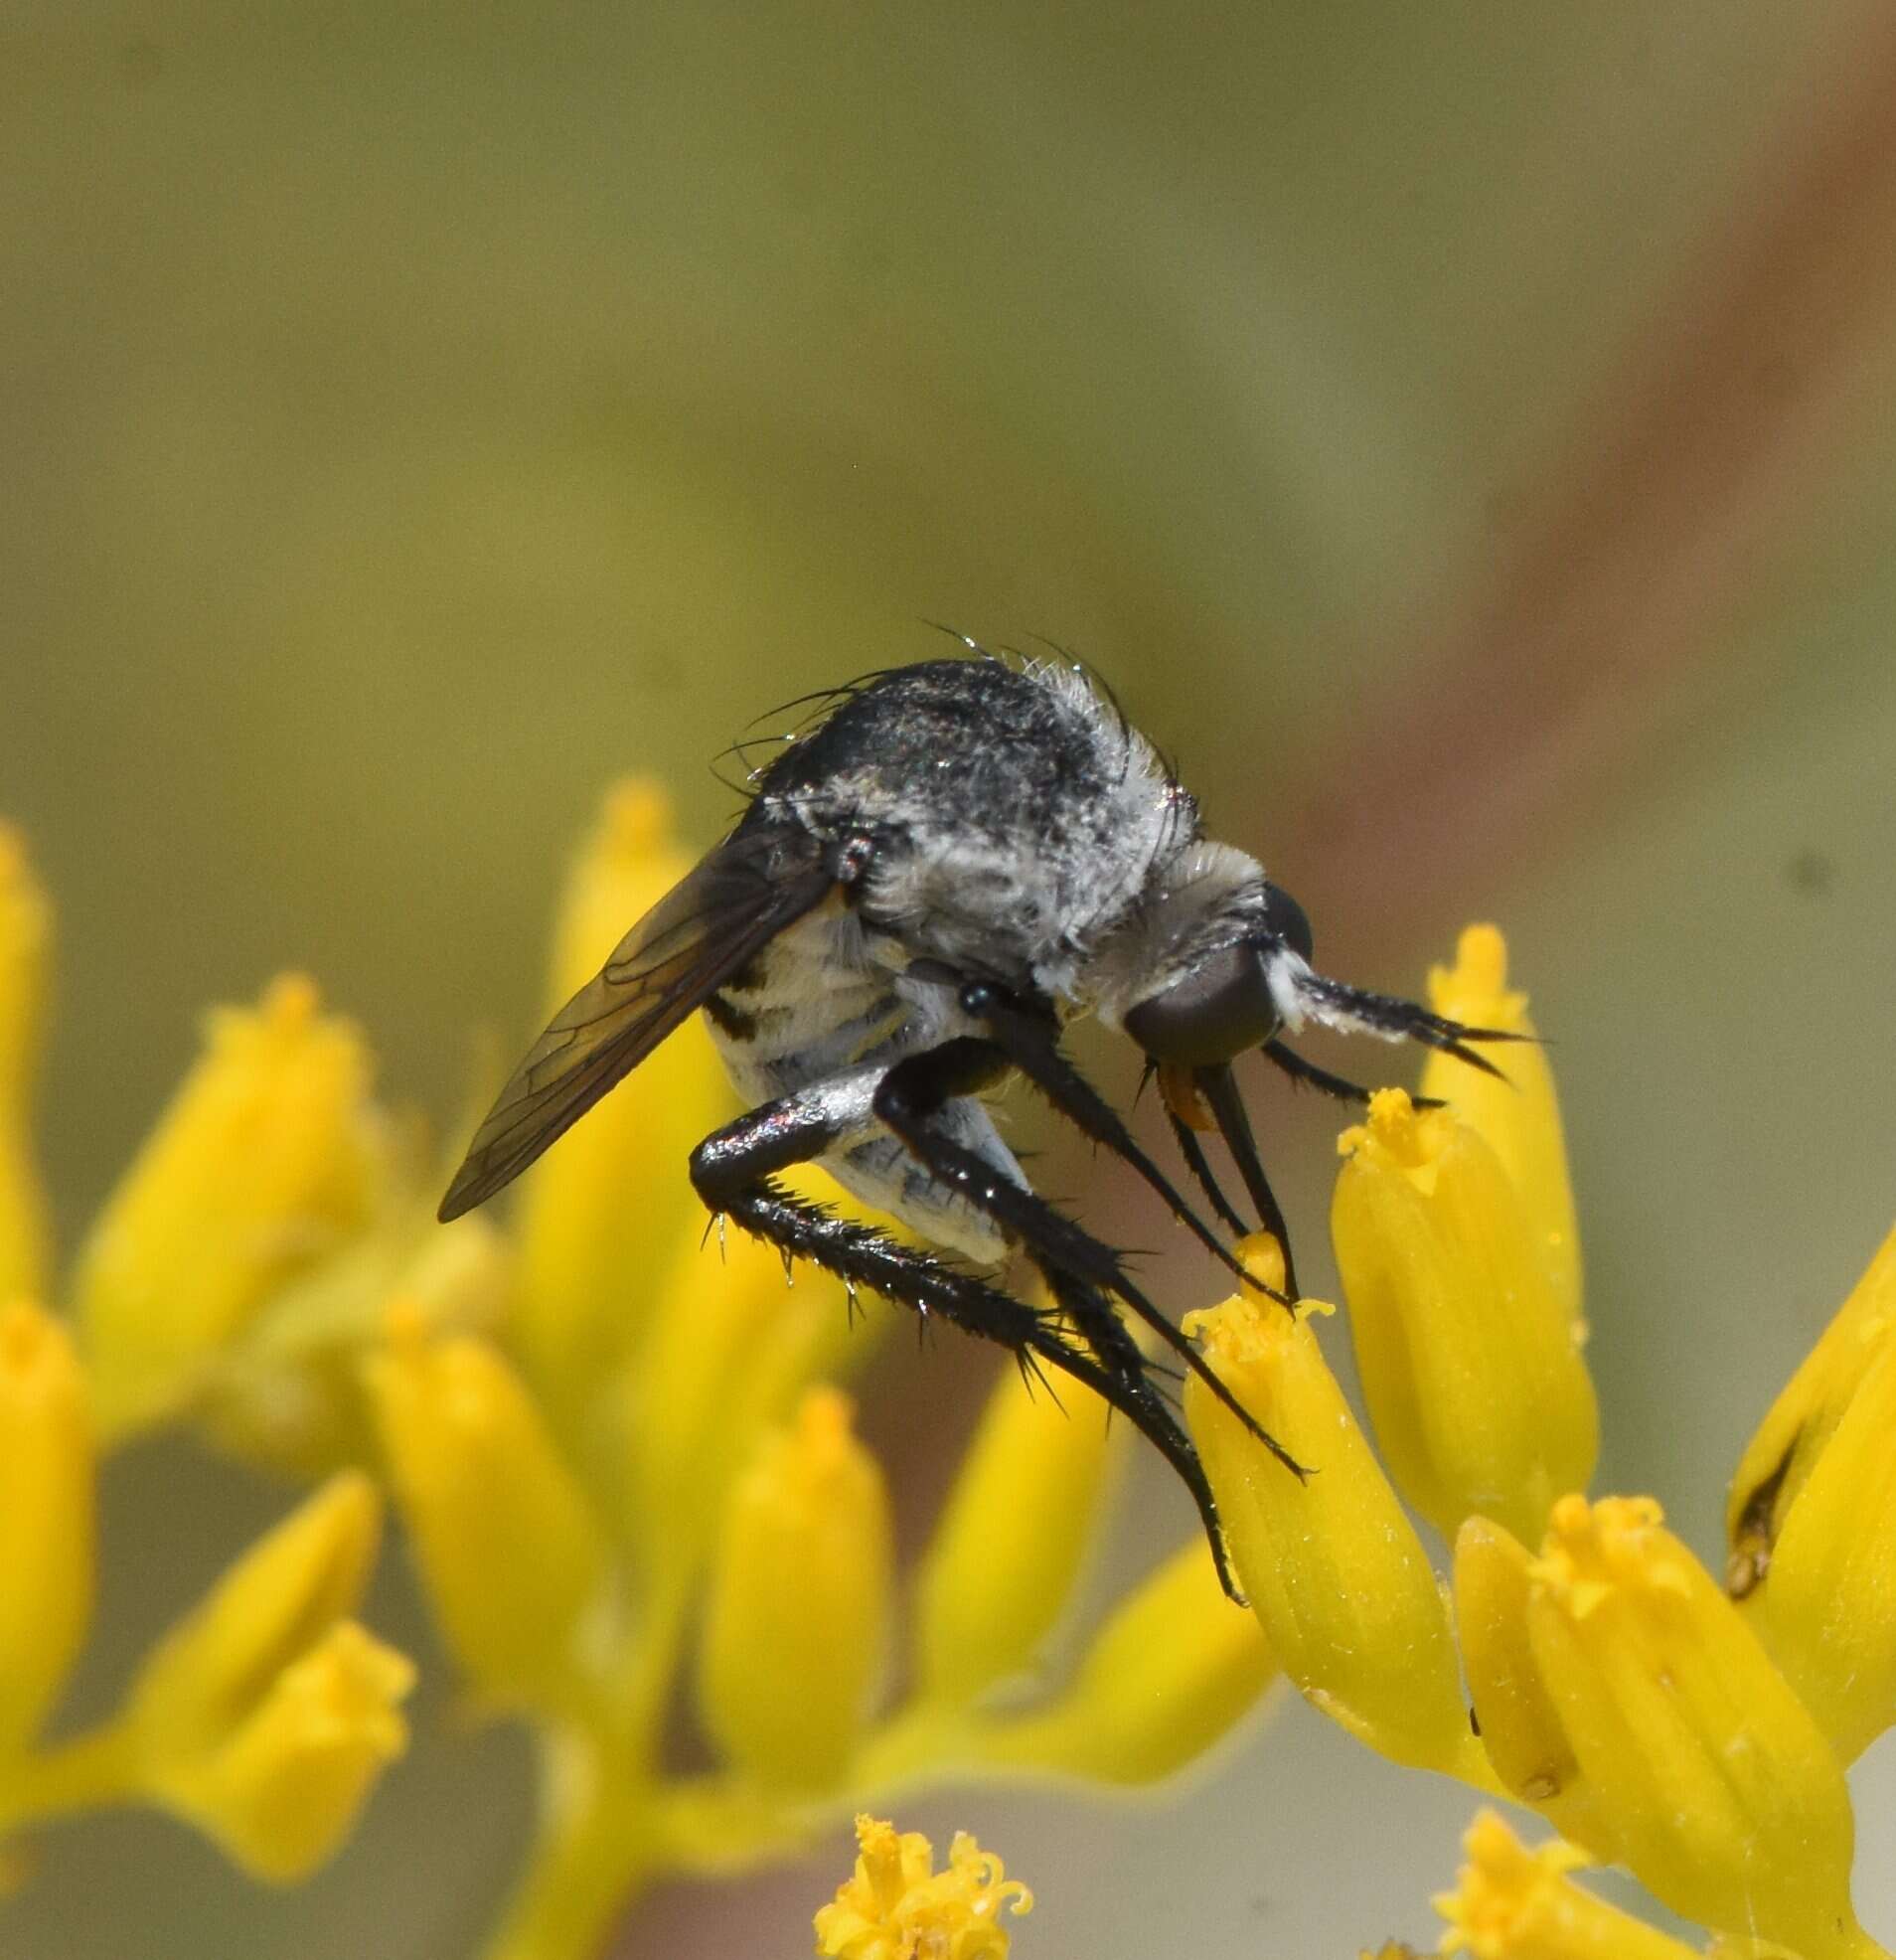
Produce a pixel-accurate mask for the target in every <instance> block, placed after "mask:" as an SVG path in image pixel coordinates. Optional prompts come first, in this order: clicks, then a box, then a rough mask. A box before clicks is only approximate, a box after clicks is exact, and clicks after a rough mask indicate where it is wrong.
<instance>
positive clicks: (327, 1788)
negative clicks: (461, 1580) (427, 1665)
mask: <svg viewBox="0 0 1896 1960" xmlns="http://www.w3.org/2000/svg"><path fill="white" fill-rule="evenodd" d="M413 1685H414V1669H413V1667H412V1666H411V1665H410V1664H409V1662H408V1661H407V1660H406V1659H405V1658H404V1657H403V1656H402V1655H400V1654H398V1653H396V1652H395V1649H394V1648H392V1647H385V1646H384V1645H383V1644H382V1643H381V1642H380V1641H378V1640H376V1639H374V1638H372V1636H370V1635H369V1634H368V1633H366V1632H364V1630H363V1629H362V1628H361V1627H359V1626H357V1625H356V1624H355V1623H354V1622H353V1621H344V1622H342V1623H341V1624H339V1625H336V1626H333V1627H331V1628H330V1629H329V1631H328V1632H327V1633H326V1634H324V1635H323V1637H322V1638H321V1639H320V1640H318V1641H317V1642H316V1644H315V1645H314V1646H313V1647H312V1648H311V1649H310V1650H309V1651H308V1652H307V1653H306V1654H304V1655H302V1656H301V1657H300V1658H298V1659H297V1660H294V1661H292V1662H291V1663H290V1664H289V1665H288V1666H287V1667H285V1668H284V1669H283V1670H282V1671H281V1672H280V1673H279V1674H277V1675H276V1676H275V1677H274V1678H273V1679H272V1680H271V1681H270V1682H269V1683H268V1684H267V1685H266V1687H265V1688H264V1691H263V1693H262V1695H261V1697H260V1698H259V1699H258V1700H257V1702H256V1704H255V1706H254V1707H253V1708H252V1709H251V1711H250V1713H249V1715H247V1716H246V1717H245V1718H244V1720H243V1721H242V1722H241V1723H240V1724H239V1725H238V1726H237V1728H236V1729H235V1730H233V1731H232V1733H231V1734H230V1735H229V1736H227V1737H226V1738H225V1739H224V1740H223V1741H222V1742H221V1743H220V1744H219V1745H218V1746H216V1747H214V1748H211V1749H208V1750H207V1751H206V1752H205V1753H203V1754H202V1755H198V1756H187V1757H182V1758H173V1759H168V1760H165V1761H163V1762H161V1763H160V1764H159V1765H158V1766H157V1768H156V1769H155V1771H154V1774H153V1777H152V1781H151V1790H152V1794H153V1795H154V1796H155V1797H156V1798H157V1799H158V1800H159V1801H160V1802H161V1803H163V1804H164V1805H165V1806H166V1807H167V1808H169V1809H171V1810H174V1811H176V1812H177V1813H178V1814H179V1815H180V1816H182V1817H185V1818H187V1819H189V1820H190V1821H191V1822H193V1823H195V1824H196V1825H198V1826H199V1828H200V1829H202V1830H203V1831H205V1832H206V1833H207V1834H208V1835H209V1836H211V1837H212V1838H214V1839H216V1840H217V1842H218V1843H219V1844H220V1845H221V1846H222V1847H223V1848H224V1850H225V1852H226V1853H227V1854H228V1855H229V1856H230V1857H231V1858H232V1859H233V1860H234V1861H235V1862H236V1863H237V1865H239V1866H241V1867H242V1868H243V1870H244V1871H246V1872H247V1873H249V1874H250V1876H251V1877H252V1878H264V1879H269V1880H273V1881H275V1882H278V1883H288V1882H290V1881H291V1880H293V1879H297V1878H305V1877H307V1876H308V1874H309V1873H311V1872H313V1871H314V1870H315V1869H316V1867H317V1866H319V1865H321V1864H322V1863H323V1862H324V1861H325V1860H326V1859H327V1858H328V1857H329V1856H330V1855H331V1853H333V1852H334V1851H335V1850H336V1848H337V1846H338V1845H339V1844H340V1843H341V1842H342V1840H343V1839H344V1837H346V1836H347V1835H348V1832H349V1830H350V1827H351V1826H352V1825H353V1824H354V1823H355V1820H356V1817H357V1814H358V1813H359V1812H360V1810H361V1809H362V1806H363V1803H364V1801H365V1800H366V1799H367V1797H368V1795H369V1792H370V1790H371V1789H372V1788H373V1787H374V1785H375V1781H376V1778H377V1777H378V1776H379V1775H380V1774H381V1772H382V1770H383V1768H384V1767H385V1766H386V1765H387V1764H388V1763H390V1762H392V1761H394V1760H395V1757H396V1756H398V1755H400V1753H401V1752H402V1750H403V1749H404V1748H405V1747H406V1746H407V1725H406V1724H405V1723H404V1722H403V1720H402V1718H401V1715H400V1714H399V1713H398V1711H399V1706H400V1704H401V1702H402V1701H403V1700H404V1699H405V1698H406V1696H407V1694H408V1692H409V1690H410V1689H411V1688H412V1687H413Z"/></svg>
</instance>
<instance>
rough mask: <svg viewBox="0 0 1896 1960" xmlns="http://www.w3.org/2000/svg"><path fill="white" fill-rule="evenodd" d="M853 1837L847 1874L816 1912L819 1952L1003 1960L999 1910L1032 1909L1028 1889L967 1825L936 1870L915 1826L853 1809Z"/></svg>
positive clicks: (910, 1959) (1004, 1934) (849, 1957)
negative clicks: (852, 1867) (904, 1827)
mask: <svg viewBox="0 0 1896 1960" xmlns="http://www.w3.org/2000/svg"><path fill="white" fill-rule="evenodd" d="M856 1838H857V1843H858V1844H859V1845H860V1846H861V1848H862V1849H861V1851H860V1852H859V1854H858V1856H857V1860H856V1871H855V1874H854V1876H852V1877H851V1878H848V1879H847V1880H845V1882H844V1883H843V1884H842V1885H841V1886H840V1887H839V1888H838V1890H837V1894H836V1897H835V1899H834V1900H833V1901H832V1902H831V1903H830V1904H828V1905H826V1906H824V1907H823V1908H822V1909H821V1910H820V1911H819V1912H818V1913H817V1915H816V1950H817V1953H818V1954H819V1955H820V1956H823V1960H1007V1954H1008V1950H1009V1946H1010V1944H1011V1942H1010V1939H1009V1935H1008V1929H1007V1927H1006V1925H1005V1924H1003V1923H1002V1921H1003V1915H1004V1914H1011V1915H1013V1916H1015V1917H1024V1916H1025V1915H1026V1914H1027V1913H1028V1912H1030V1911H1032V1909H1033V1894H1032V1893H1031V1892H1030V1891H1028V1890H1027V1886H1026V1885H1024V1884H1022V1882H1021V1881H1020V1879H1018V1878H1008V1876H1007V1873H1006V1870H1005V1868H1004V1867H1003V1865H1002V1863H1001V1861H1000V1860H999V1859H998V1858H996V1857H995V1856H994V1855H993V1854H992V1853H991V1852H984V1851H983V1850H982V1849H981V1847H980V1846H979V1845H978V1844H976V1842H975V1841H974V1839H973V1838H971V1837H970V1836H969V1835H968V1834H967V1832H965V1831H957V1832H956V1833H955V1838H954V1843H953V1844H952V1845H951V1846H950V1847H949V1851H948V1863H947V1865H946V1866H945V1867H944V1868H943V1869H942V1870H941V1871H940V1872H937V1871H936V1870H935V1869H934V1848H933V1847H932V1846H931V1845H930V1844H929V1842H928V1840H927V1839H926V1838H924V1837H923V1836H922V1834H921V1833H920V1832H919V1831H902V1832H897V1830H896V1829H895V1827H894V1826H893V1825H892V1824H885V1823H881V1822H878V1821H877V1820H876V1819H874V1818H872V1817H859V1818H858V1819H857V1820H856Z"/></svg>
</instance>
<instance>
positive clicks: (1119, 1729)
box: [977, 1535, 1277, 1785]
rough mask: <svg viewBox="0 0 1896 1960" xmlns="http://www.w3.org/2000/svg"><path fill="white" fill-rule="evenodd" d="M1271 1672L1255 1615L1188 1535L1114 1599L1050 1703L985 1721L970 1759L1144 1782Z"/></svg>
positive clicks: (1244, 1701)
mask: <svg viewBox="0 0 1896 1960" xmlns="http://www.w3.org/2000/svg"><path fill="white" fill-rule="evenodd" d="M1276 1673H1277V1667H1276V1664H1275V1662H1274V1661H1273V1660H1272V1658H1271V1650H1270V1646H1269V1644H1268V1642H1266V1640H1265V1638H1264V1632H1263V1629H1262V1628H1261V1627H1260V1626H1259V1624H1258V1620H1257V1615H1256V1614H1254V1613H1248V1612H1246V1611H1245V1610H1244V1609H1243V1608H1242V1607H1240V1606H1234V1605H1233V1604H1232V1603H1231V1601H1230V1600H1228V1599H1227V1598H1226V1597H1225V1596H1224V1588H1223V1587H1222V1586H1221V1585H1220V1584H1219V1583H1218V1572H1217V1567H1216V1565H1215V1564H1213V1562H1212V1559H1211V1552H1210V1548H1209V1547H1208V1546H1207V1545H1206V1544H1205V1543H1204V1540H1203V1538H1202V1536H1195V1535H1194V1536H1193V1538H1192V1539H1191V1540H1190V1541H1189V1542H1188V1543H1187V1544H1185V1546H1183V1547H1181V1548H1180V1550H1179V1551H1178V1552H1174V1553H1173V1555H1172V1556H1171V1557H1170V1558H1168V1559H1167V1560H1166V1561H1165V1563H1164V1564H1162V1565H1161V1566H1159V1567H1158V1569H1157V1570H1156V1571H1154V1572H1152V1573H1151V1574H1149V1576H1148V1577H1147V1578H1146V1579H1145V1580H1144V1581H1143V1582H1142V1583H1141V1584H1139V1585H1138V1586H1135V1587H1134V1589H1133V1590H1132V1592H1131V1593H1129V1594H1128V1595H1127V1596H1126V1597H1125V1598H1124V1599H1123V1600H1121V1601H1120V1602H1119V1604H1118V1605H1117V1606H1116V1607H1115V1608H1114V1609H1113V1612H1112V1614H1111V1617H1110V1618H1108V1620H1107V1621H1106V1624H1105V1625H1104V1626H1103V1627H1102V1628H1101V1629H1100V1630H1099V1632H1098V1633H1097V1634H1095V1635H1094V1637H1093V1641H1092V1644H1091V1645H1090V1646H1089V1647H1088V1648H1087V1650H1086V1652H1085V1654H1084V1655H1083V1656H1082V1657H1081V1660H1080V1663H1079V1667H1078V1669H1077V1671H1076V1672H1075V1674H1074V1677H1073V1680H1072V1683H1071V1685H1070V1686H1069V1687H1067V1688H1066V1689H1065V1690H1064V1691H1063V1692H1062V1693H1061V1694H1059V1695H1058V1696H1056V1697H1055V1698H1054V1700H1053V1701H1052V1703H1051V1704H1050V1705H1048V1706H1047V1707H1044V1708H1038V1709H1034V1710H1032V1711H1031V1712H1030V1713H1028V1714H1027V1715H1020V1716H1017V1717H1014V1718H1012V1719H1009V1718H1003V1719H1001V1720H998V1721H997V1722H995V1723H994V1725H993V1726H992V1727H991V1728H990V1729H989V1730H988V1732H987V1733H986V1734H985V1735H984V1736H983V1737H982V1738H981V1742H980V1746H979V1749H978V1752H977V1753H978V1760H979V1761H980V1762H981V1763H983V1764H987V1763H996V1764H1005V1765H1007V1766H1008V1767H1010V1768H1017V1769H1026V1770H1029V1771H1032V1772H1035V1773H1041V1774H1045V1773H1050V1774H1052V1775H1055V1776H1074V1777H1081V1778H1084V1779H1085V1780H1087V1781H1089V1782H1096V1783H1116V1784H1128V1785H1134V1784H1146V1783H1158V1782H1162V1781H1163V1780H1164V1779H1165V1778H1166V1777H1168V1776H1171V1775H1174V1774H1175V1773H1176V1772H1178V1771H1179V1770H1181V1769H1184V1768H1185V1765H1186V1764H1187V1763H1190V1762H1193V1761H1195V1760H1196V1759H1197V1758H1198V1757H1199V1756H1201V1755H1202V1754H1203V1753H1204V1752H1205V1751H1206V1750H1207V1749H1209V1748H1210V1747H1211V1746H1212V1745H1213V1744H1214V1743H1217V1742H1219V1741H1222V1740H1223V1738H1224V1737H1225V1736H1226V1735H1227V1734H1229V1733H1230V1732H1231V1731H1232V1730H1233V1729H1234V1728H1236V1727H1237V1725H1238V1724H1239V1723H1240V1722H1241V1721H1242V1720H1243V1719H1244V1717H1245V1716H1246V1715H1248V1714H1249V1713H1250V1712H1251V1711H1252V1710H1253V1709H1254V1708H1256V1707H1257V1705H1258V1702H1259V1700H1260V1698H1261V1697H1262V1696H1263V1694H1264V1691H1265V1689H1266V1688H1267V1687H1269V1685H1270V1683H1271V1680H1272V1678H1273V1677H1274V1676H1275V1675H1276Z"/></svg>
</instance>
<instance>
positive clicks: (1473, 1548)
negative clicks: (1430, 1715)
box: [1455, 1518, 1614, 1859]
mask: <svg viewBox="0 0 1896 1960" xmlns="http://www.w3.org/2000/svg"><path fill="white" fill-rule="evenodd" d="M1532 1569H1533V1558H1532V1556H1531V1555H1530V1554H1529V1552H1528V1551H1527V1549H1526V1547H1525V1546H1523V1545H1521V1544H1520V1543H1519V1542H1518V1541H1517V1540H1515V1539H1514V1538H1513V1537H1512V1536H1511V1535H1510V1534H1509V1533H1508V1532H1507V1531H1505V1530H1504V1529H1503V1528H1502V1527H1501V1526H1500V1525H1497V1524H1494V1523H1492V1522H1491V1521H1490V1520H1489V1519H1487V1518H1471V1519H1469V1521H1468V1522H1467V1524H1465V1525H1464V1526H1463V1527H1462V1529H1461V1531H1460V1533H1459V1534H1457V1537H1456V1540H1455V1625H1456V1631H1457V1633H1458V1635H1459V1636H1460V1639H1461V1646H1462V1667H1463V1671H1464V1673H1465V1674H1466V1676H1467V1678H1468V1691H1469V1697H1470V1700H1471V1701H1472V1702H1473V1704H1474V1710H1475V1720H1476V1723H1477V1725H1478V1729H1479V1732H1480V1735H1481V1738H1482V1746H1483V1748H1484V1749H1485V1750H1486V1751H1487V1754H1488V1759H1489V1761H1490V1762H1491V1763H1493V1765H1494V1767H1495V1773H1496V1774H1497V1775H1498V1776H1499V1777H1500V1778H1501V1783H1502V1785H1503V1786H1504V1787H1505V1788H1506V1789H1507V1790H1508V1791H1509V1793H1510V1794H1512V1795H1513V1796H1515V1797H1517V1798H1518V1799H1519V1800H1520V1801H1521V1802H1522V1803H1527V1804H1532V1805H1533V1806H1534V1808H1535V1809H1536V1810H1538V1811H1539V1812H1540V1813H1541V1815H1542V1816H1543V1817H1545V1818H1547V1819H1548V1820H1549V1821H1550V1822H1551V1823H1552V1824H1553V1825H1554V1827H1555V1829H1556V1830H1558V1831H1559V1832H1560V1834H1561V1835H1562V1836H1563V1837H1565V1838H1569V1839H1571V1840H1573V1841H1574V1842H1575V1843H1576V1844H1583V1845H1585V1846H1586V1847H1587V1848H1588V1849H1589V1850H1590V1851H1592V1852H1593V1853H1594V1854H1595V1855H1596V1856H1598V1857H1600V1858H1603V1859H1610V1858H1612V1857H1613V1856H1614V1851H1613V1841H1612V1838H1611V1835H1610V1832H1609V1829H1608V1826H1607V1824H1606V1822H1605V1820H1603V1819H1602V1818H1600V1816H1599V1815H1598V1808H1597V1806H1596V1805H1595V1803H1594V1802H1593V1795H1592V1792H1591V1791H1590V1789H1589V1788H1588V1786H1587V1783H1586V1780H1585V1778H1584V1777H1583V1776H1582V1775H1581V1774H1580V1765H1579V1763H1578V1762H1577V1761H1576V1760H1575V1757H1574V1753H1573V1745H1572V1744H1571V1743H1570V1742H1569V1741H1568V1739H1567V1731H1566V1729H1565V1728H1564V1727H1563V1726H1562V1725H1561V1720H1560V1712H1559V1710H1558V1709H1557V1708H1556V1707H1555V1705H1554V1701H1553V1697H1552V1695H1551V1694H1550V1693H1549V1692H1548V1689H1547V1684H1546V1682H1545V1681H1544V1680H1543V1679H1542V1678H1541V1673H1540V1664H1539V1662H1538V1661H1536V1660H1535V1658H1534V1653H1533V1644H1532V1642H1531V1640H1530V1639H1529V1638H1528V1633H1527V1600H1528V1595H1529V1593H1530V1592H1531V1590H1532V1578H1531V1574H1532Z"/></svg>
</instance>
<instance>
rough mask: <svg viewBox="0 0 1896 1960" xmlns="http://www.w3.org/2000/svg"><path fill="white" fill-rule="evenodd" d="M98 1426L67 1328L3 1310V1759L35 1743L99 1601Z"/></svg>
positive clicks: (16, 1305) (23, 1308)
mask: <svg viewBox="0 0 1896 1960" xmlns="http://www.w3.org/2000/svg"><path fill="white" fill-rule="evenodd" d="M92 1561H93V1531H92V1427H91V1417H90V1414H89V1411H88V1409H87V1406H86V1394H85V1378H84V1376H83V1374H82V1373H81V1372H80V1369H79V1360H78V1358H77V1356H76V1355H75V1354H74V1352H73V1343H72V1339H71V1337H70V1336H69V1335H68V1334H67V1332H66V1329H65V1328H64V1327H62V1326H61V1325H60V1323H59V1322H58V1321H56V1320H54V1319H53V1318H52V1317H51V1316H50V1315H48V1314H45V1313H42V1312H41V1311H40V1309H39V1308H38V1307H34V1306H29V1305H28V1304H27V1303H26V1302H25V1301H23V1300H16V1301H14V1302H13V1303H12V1304H11V1305H8V1306H0V1758H4V1757H6V1756H8V1755H11V1754H12V1753H14V1752H15V1751H16V1750H18V1749H19V1748H21V1747H22V1746H24V1745H25V1744H26V1743H27V1742H29V1741H31V1740H32V1739H33V1736H34V1735H35V1733H36V1732H37V1731H38V1729H39V1727H40V1724H41V1721H42V1719H43V1718H44V1716H45V1715H46V1714H47V1712H48V1710H49V1709H50V1708H51V1706H52V1703H53V1700H54V1698H55V1696H57V1695H58V1693H59V1691H60V1689H61V1687H62V1686H63V1685H64V1683H65V1681H66V1677H67V1673H68V1671H69V1670H70V1668H71V1666H72V1663H73V1659H74V1656H75V1655H76V1654H77V1653H78V1651H79V1642H80V1641H81V1640H82V1639H83V1638H84V1635H85V1625H86V1621H87V1619H88V1618H89V1617H90V1614H91V1605H92Z"/></svg>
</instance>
